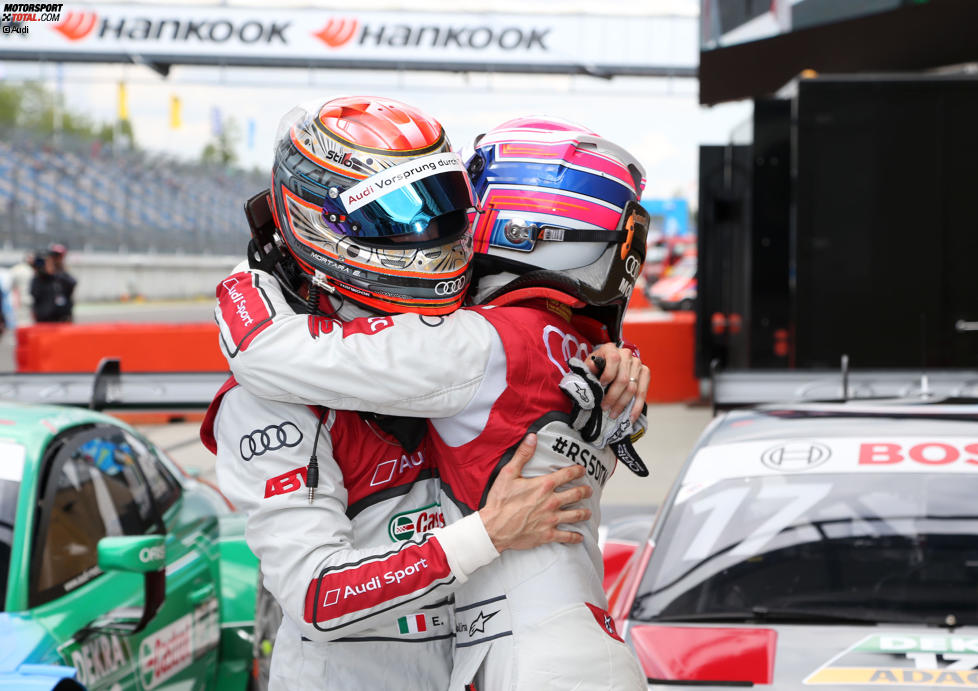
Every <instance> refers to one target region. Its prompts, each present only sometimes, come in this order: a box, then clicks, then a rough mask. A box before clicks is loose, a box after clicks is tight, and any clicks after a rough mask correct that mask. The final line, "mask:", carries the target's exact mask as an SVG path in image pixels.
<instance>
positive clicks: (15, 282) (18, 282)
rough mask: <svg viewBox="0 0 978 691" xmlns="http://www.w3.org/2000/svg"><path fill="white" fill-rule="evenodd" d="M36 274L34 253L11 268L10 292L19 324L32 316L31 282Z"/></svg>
mask: <svg viewBox="0 0 978 691" xmlns="http://www.w3.org/2000/svg"><path fill="white" fill-rule="evenodd" d="M34 274H35V270H34V253H33V252H27V253H25V254H24V258H23V259H21V260H20V261H19V262H17V263H16V264H14V265H13V266H11V267H10V292H11V294H12V298H13V305H14V309H15V310H16V314H17V322H19V323H24V322H26V321H27V317H28V315H30V314H31V304H32V302H33V298H31V280H33V278H34Z"/></svg>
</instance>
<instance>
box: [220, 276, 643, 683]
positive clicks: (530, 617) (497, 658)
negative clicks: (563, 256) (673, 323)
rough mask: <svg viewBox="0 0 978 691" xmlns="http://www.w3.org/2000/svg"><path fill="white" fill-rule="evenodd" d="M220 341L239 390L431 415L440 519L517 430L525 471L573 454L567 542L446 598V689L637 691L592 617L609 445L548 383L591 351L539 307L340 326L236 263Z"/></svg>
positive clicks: (491, 570)
mask: <svg viewBox="0 0 978 691" xmlns="http://www.w3.org/2000/svg"><path fill="white" fill-rule="evenodd" d="M217 297H218V306H217V308H216V310H215V315H216V318H217V321H218V325H219V328H220V332H221V345H222V348H223V349H224V351H225V354H226V355H227V357H228V362H229V365H230V367H231V369H232V371H233V372H234V374H235V376H236V377H237V378H238V379H239V381H241V382H242V386H244V387H246V388H248V389H249V390H250V391H252V392H253V393H255V394H257V395H259V396H262V397H267V398H273V399H277V400H283V401H291V402H301V403H311V402H317V403H319V404H322V405H325V406H328V407H330V408H341V409H357V410H372V411H375V412H380V413H385V414H393V415H413V416H418V417H428V418H431V422H430V424H431V427H432V431H433V433H432V436H431V444H432V450H433V451H434V452H435V453H436V462H437V463H438V467H439V471H440V473H441V475H442V481H443V488H442V489H443V491H444V493H445V494H446V496H447V497H448V499H450V501H446V502H444V505H443V509H444V511H445V516H446V519H447V520H448V523H449V527H451V526H452V525H453V524H454V523H453V521H455V520H456V519H460V518H461V517H463V516H465V515H470V514H471V512H473V511H475V510H477V509H478V508H479V506H481V504H482V502H483V501H484V499H485V497H486V495H487V493H488V490H489V488H490V486H491V484H492V482H493V480H494V478H495V476H496V473H497V472H498V470H499V468H500V467H501V466H502V465H503V464H504V463H505V462H506V461H507V460H508V459H509V458H510V457H511V455H512V453H513V451H514V450H515V448H516V446H517V445H518V444H519V442H520V440H521V439H522V437H523V436H524V435H525V433H526V432H527V431H535V432H536V433H537V435H538V444H537V452H536V454H535V455H534V457H533V459H532V460H531V461H530V462H529V463H528V464H527V466H526V467H525V469H524V475H525V476H528V477H529V476H536V475H542V474H545V473H548V472H551V471H552V470H554V469H556V468H559V467H563V466H567V465H569V464H571V463H577V464H580V465H582V466H584V467H585V469H586V470H587V473H586V474H585V476H584V478H583V479H582V480H580V482H587V483H589V484H590V485H591V487H592V489H593V490H594V492H593V495H592V497H591V498H590V499H589V500H586V505H587V506H588V508H590V509H591V511H592V519H591V520H590V521H589V522H588V523H586V524H576V525H574V526H570V527H569V529H572V530H577V531H578V532H580V533H582V535H583V537H584V542H583V543H582V544H580V545H564V544H549V545H543V546H541V547H537V548H534V549H532V550H521V551H509V552H505V553H503V554H502V555H501V557H500V558H499V559H498V560H496V561H495V562H493V563H492V564H491V565H489V566H488V567H486V568H483V569H481V570H480V571H479V572H477V573H474V574H473V575H472V577H471V578H470V579H469V581H468V582H467V583H466V584H464V585H462V586H460V587H459V589H458V590H457V591H456V596H455V597H456V607H455V617H456V623H455V629H456V654H455V661H454V671H453V676H452V686H451V688H452V689H459V690H461V689H462V688H463V687H464V685H466V684H468V683H469V682H471V681H473V680H475V682H476V687H477V688H478V689H479V691H503V690H506V691H509V690H510V689H527V690H529V689H533V690H536V689H544V688H546V689H578V690H581V691H586V690H590V689H643V690H644V689H645V688H646V686H647V684H646V680H645V676H644V675H643V674H642V672H641V669H640V668H639V665H638V662H637V660H636V659H635V657H634V656H633V655H632V653H631V652H630V651H629V650H628V648H627V647H626V646H625V645H624V644H623V643H622V642H621V639H620V638H619V637H618V635H617V632H616V631H615V624H614V622H613V620H612V619H611V617H610V616H608V615H607V613H606V612H605V608H606V600H605V595H604V592H603V590H602V587H601V584H602V573H603V564H602V560H601V554H600V550H599V549H598V546H597V532H598V531H597V529H598V525H599V522H600V513H599V509H598V502H599V500H600V496H601V489H602V487H603V486H604V484H605V482H606V481H607V479H608V477H609V476H610V475H611V473H612V472H613V470H614V467H615V457H614V454H613V453H612V452H611V450H610V449H608V448H604V449H599V448H596V447H595V446H593V445H591V444H588V443H587V442H584V441H583V440H582V439H581V436H580V435H579V434H578V433H577V432H576V431H575V430H574V429H573V428H572V427H571V426H570V425H569V424H568V422H569V416H568V412H569V410H570V402H569V400H568V399H567V398H566V397H565V396H564V394H563V393H562V392H561V391H560V390H559V388H558V384H559V382H560V380H561V377H562V376H563V374H564V373H565V372H566V369H567V360H568V358H570V357H573V356H576V357H579V358H581V359H584V358H585V357H586V356H587V355H588V353H589V352H590V350H591V345H590V344H589V343H588V342H587V341H586V339H584V338H583V336H582V335H581V334H580V333H579V332H577V331H576V330H575V329H574V328H572V326H571V325H570V324H569V323H568V322H567V320H566V319H565V318H564V317H563V316H561V314H562V312H563V308H562V306H561V307H557V306H553V309H548V303H546V301H537V304H533V305H531V306H524V307H498V308H494V307H491V306H487V307H476V308H465V309H462V310H459V311H457V312H455V313H454V314H452V315H449V316H446V317H427V316H419V315H416V314H402V315H396V316H392V317H371V318H365V319H356V320H353V321H350V322H346V323H342V322H339V321H337V320H333V319H328V318H324V317H311V316H309V315H297V314H295V313H294V312H293V311H292V310H291V309H290V307H289V306H288V304H287V303H286V301H285V299H284V297H283V295H282V293H281V289H280V288H279V287H278V286H277V284H276V283H275V281H274V279H273V278H271V277H270V276H268V275H267V274H264V273H262V272H258V271H242V272H238V273H235V274H233V275H232V276H230V277H229V278H228V279H225V281H223V282H222V283H221V285H220V286H219V287H218V293H217Z"/></svg>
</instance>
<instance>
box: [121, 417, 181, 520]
mask: <svg viewBox="0 0 978 691" xmlns="http://www.w3.org/2000/svg"><path fill="white" fill-rule="evenodd" d="M126 438H127V439H128V440H129V443H130V446H131V447H132V449H133V451H134V452H135V456H136V461H137V462H138V463H139V467H140V468H141V469H142V471H143V475H145V476H146V482H147V483H148V484H149V489H150V492H152V493H153V498H154V499H155V501H156V509H157V511H159V513H160V514H161V515H162V514H163V512H165V511H166V510H167V509H168V508H170V507H171V506H173V504H174V502H176V500H177V499H179V498H180V483H179V482H177V480H176V478H174V477H173V475H172V474H171V473H170V471H169V470H167V469H166V467H165V466H164V465H163V463H161V462H160V459H159V457H158V456H157V455H156V453H155V452H154V450H153V449H152V448H151V447H150V446H149V445H148V444H147V443H146V442H145V441H143V440H142V439H140V438H139V437H136V436H133V435H130V434H126Z"/></svg>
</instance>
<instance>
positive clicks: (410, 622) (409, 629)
mask: <svg viewBox="0 0 978 691" xmlns="http://www.w3.org/2000/svg"><path fill="white" fill-rule="evenodd" d="M397 630H398V631H400V632H401V633H402V634H407V633H421V632H422V631H427V630H428V625H427V624H426V623H425V620H424V615H423V614H409V615H407V616H406V617H401V618H400V619H398V620H397Z"/></svg>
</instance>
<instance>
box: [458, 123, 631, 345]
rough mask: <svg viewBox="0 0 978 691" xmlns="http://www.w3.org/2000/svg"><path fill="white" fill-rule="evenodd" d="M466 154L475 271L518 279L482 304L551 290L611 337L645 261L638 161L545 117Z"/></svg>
mask: <svg viewBox="0 0 978 691" xmlns="http://www.w3.org/2000/svg"><path fill="white" fill-rule="evenodd" d="M463 158H465V161H466V170H467V171H468V174H469V179H470V181H471V183H472V188H473V192H474V194H475V198H476V202H477V204H478V210H477V216H476V220H475V223H474V233H473V242H474V249H475V252H476V257H475V266H476V273H477V274H478V275H480V276H482V277H485V276H487V275H492V274H500V273H503V274H513V275H515V277H514V278H513V280H511V281H509V282H508V283H506V284H505V285H503V286H502V287H501V288H498V289H497V290H495V291H494V292H493V293H492V294H490V295H484V296H482V297H481V299H482V301H490V300H493V301H498V300H499V299H500V298H501V297H502V296H503V295H504V294H508V293H512V294H513V295H514V296H515V295H518V294H519V293H517V292H516V291H521V292H523V293H525V292H526V291H527V290H529V289H536V290H538V291H539V289H541V288H543V289H550V290H552V291H557V292H559V293H560V294H562V295H564V296H567V297H569V298H571V300H567V301H566V302H567V304H570V305H571V306H574V307H579V308H580V309H581V311H582V312H584V313H585V314H588V315H589V316H592V317H594V318H596V319H598V321H599V322H601V323H602V324H603V325H604V326H605V327H606V328H607V330H608V335H609V336H610V337H611V338H612V339H618V338H619V337H620V333H621V320H622V316H623V313H624V311H625V307H626V306H627V305H628V300H629V298H630V296H631V291H632V288H633V286H634V284H635V279H636V278H638V276H639V274H640V273H641V267H642V263H643V262H644V261H645V238H646V234H647V232H648V222H649V217H648V213H647V212H646V211H645V209H643V208H642V206H641V205H640V204H639V203H638V202H639V199H640V198H641V195H642V189H643V188H644V186H645V173H644V169H643V167H642V165H641V164H640V163H639V162H638V160H637V159H636V158H635V157H634V156H633V155H632V154H630V153H629V152H628V151H626V150H625V149H623V148H622V147H620V146H618V145H617V144H614V143H613V142H610V141H609V140H607V139H605V138H604V137H601V136H600V135H598V134H596V133H595V132H593V131H591V130H588V129H586V128H584V127H581V126H580V125H576V124H574V123H570V122H566V121H563V120H558V119H553V118H544V117H526V118H518V119H515V120H509V121H507V122H505V123H503V124H501V125H499V126H498V127H496V128H494V129H492V130H490V131H489V132H487V133H486V134H484V135H482V136H480V137H478V138H477V139H476V141H475V144H474V151H472V152H470V153H468V154H467V155H466V154H465V153H463ZM538 294H539V293H538Z"/></svg>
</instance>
